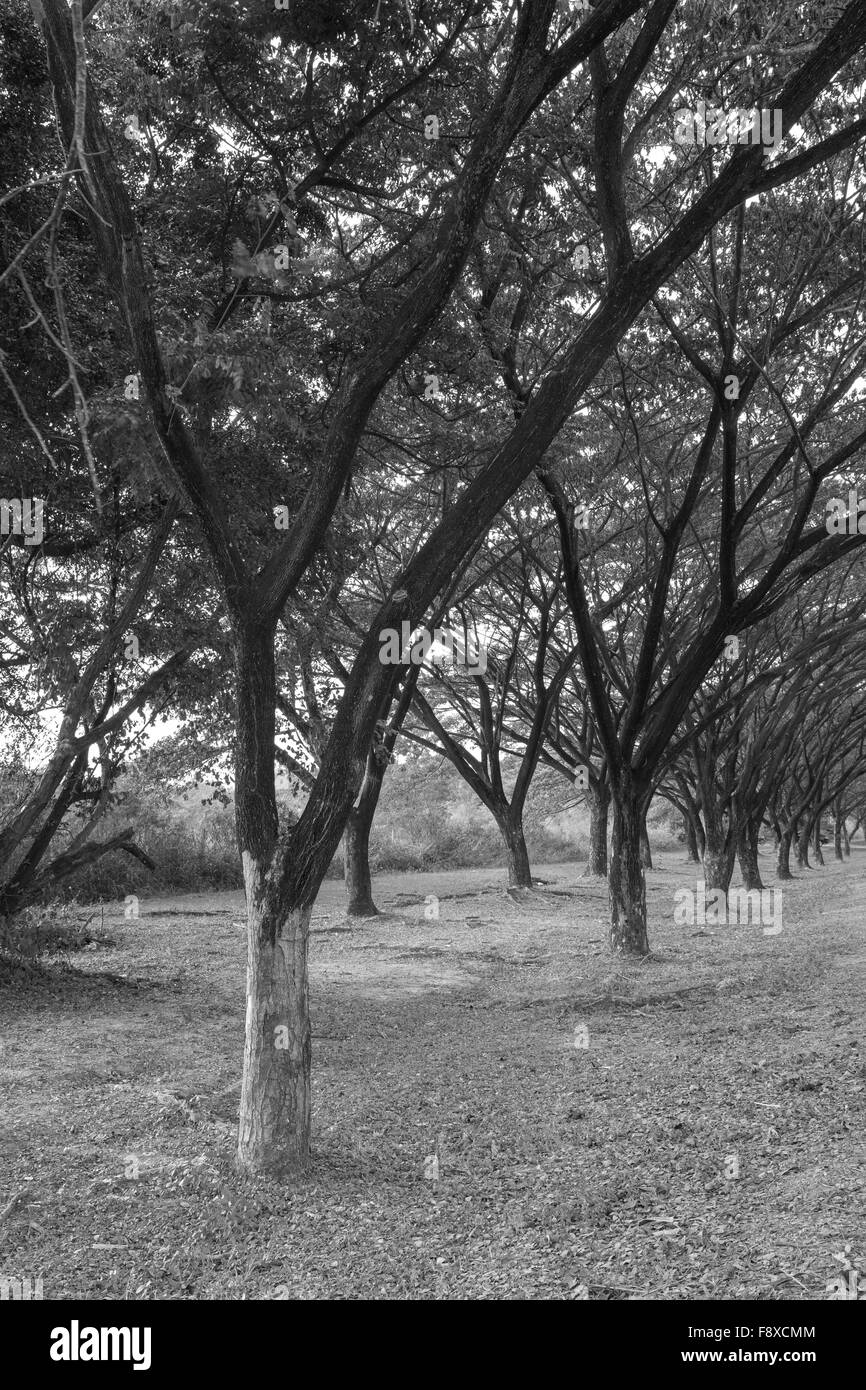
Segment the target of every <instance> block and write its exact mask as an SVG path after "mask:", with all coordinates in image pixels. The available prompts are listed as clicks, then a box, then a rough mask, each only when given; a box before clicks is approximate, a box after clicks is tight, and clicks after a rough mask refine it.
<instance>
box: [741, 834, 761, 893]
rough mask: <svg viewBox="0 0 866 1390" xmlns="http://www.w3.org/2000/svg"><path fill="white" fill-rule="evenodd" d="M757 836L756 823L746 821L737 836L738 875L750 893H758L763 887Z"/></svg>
mask: <svg viewBox="0 0 866 1390" xmlns="http://www.w3.org/2000/svg"><path fill="white" fill-rule="evenodd" d="M758 834H759V827H758V825H757V824H756V822H755V821H752V820H747V821H744V822H743V824H742V825H741V826H740V829H739V833H738V835H737V860H738V862H739V865H740V873H741V874H742V875H743V886H744V888H746V889H747V890H748V891H749V892H750V893H751V892H752V891H760V890H761V889H763V887H764V885H763V883H762V881H761V869H760V865H759V863H758Z"/></svg>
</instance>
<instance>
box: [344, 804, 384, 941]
mask: <svg viewBox="0 0 866 1390" xmlns="http://www.w3.org/2000/svg"><path fill="white" fill-rule="evenodd" d="M372 824H373V817H372V816H365V815H362V814H361V807H360V806H357V807H355V808H354V810H352V811H350V812H349V819H348V820H347V821H346V833H345V838H344V840H343V881H344V883H345V885H346V898H347V902H346V912H347V914H348V915H349V916H350V917H378V915H379V909H378V908H377V907H376V904H375V903H374V902H373V880H372V878H371V876H370V827H371V825H372Z"/></svg>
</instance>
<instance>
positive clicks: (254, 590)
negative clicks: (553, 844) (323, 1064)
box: [0, 0, 866, 1171]
mask: <svg viewBox="0 0 866 1390" xmlns="http://www.w3.org/2000/svg"><path fill="white" fill-rule="evenodd" d="M719 8H720V7H717V6H715V5H709V4H707V5H703V4H700V3H692V2H691V0H683V2H682V3H678V0H652V3H648V2H647V0H602V3H600V4H598V5H595V6H593V7H590V8H586V7H584V6H578V5H574V6H570V5H568V4H560V5H556V4H555V3H554V0H518V2H517V3H514V4H510V5H506V4H504V3H501V4H500V3H496V4H493V5H490V4H484V5H480V4H476V3H474V2H472V3H454V2H453V0H436V2H434V3H431V4H427V3H424V2H422V0H419V3H418V4H417V5H412V6H405V5H402V4H400V5H396V4H395V5H390V4H388V3H375V4H374V3H373V0H369V3H366V4H365V3H362V4H360V5H358V4H352V5H349V4H339V3H335V4H333V5H329V6H328V7H326V8H323V7H322V6H321V5H318V4H315V3H312V0H310V3H304V2H303V0H295V3H293V4H291V5H289V6H288V7H287V8H286V9H285V10H278V11H277V10H275V9H274V7H273V6H271V5H268V4H267V3H265V0H261V3H257V2H256V0H248V3H244V4H241V5H237V4H233V5H229V4H227V3H220V0H217V3H211V2H210V0H209V3H207V4H204V3H202V0H180V3H176V4H172V5H166V6H164V7H160V6H152V5H147V6H143V5H139V4H137V3H135V0H126V2H125V3H124V0H113V3H111V4H105V5H100V4H98V3H97V4H96V5H93V4H92V3H82V0H72V4H71V5H67V4H66V3H65V0H32V4H31V6H30V7H27V6H25V5H23V3H20V0H2V6H0V10H2V16H3V25H4V30H5V35H4V36H5V38H6V40H7V51H9V52H10V53H11V54H12V58H11V60H10V67H9V71H8V72H7V73H6V75H5V76H4V80H3V86H4V103H5V106H6V112H7V114H6V117H5V126H6V129H5V131H4V138H6V139H7V140H8V147H9V152H10V153H9V163H10V168H11V170H12V172H13V186H12V188H11V191H10V193H9V194H8V195H7V196H6V198H5V200H4V202H3V204H2V206H0V215H2V217H3V223H2V232H3V254H4V258H5V267H4V268H3V269H2V270H0V284H2V287H3V288H4V290H5V292H6V299H7V302H8V305H9V313H8V317H7V322H8V328H7V329H6V330H5V331H4V339H3V347H2V352H3V355H2V358H0V375H2V378H3V382H4V384H5V400H4V405H3V414H2V417H0V429H2V431H3V443H4V450H3V454H4V458H6V459H7V460H10V462H9V463H8V464H7V465H4V490H5V494H6V495H7V496H13V495H17V496H24V497H34V496H38V497H43V498H45V499H46V503H47V519H48V530H47V535H46V538H45V539H44V541H43V543H42V544H41V545H39V546H33V545H30V544H28V540H27V538H26V537H23V536H16V535H15V534H13V533H10V534H9V535H8V536H6V537H4V538H3V541H2V544H3V546H4V549H3V554H2V557H0V558H2V561H3V565H4V570H3V583H4V588H5V590H8V592H9V595H10V599H11V606H10V609H9V617H8V618H4V631H3V641H4V649H3V657H4V672H5V679H6V681H7V684H8V687H9V689H10V690H12V689H13V687H14V692H15V693H14V694H13V695H12V696H10V698H9V700H8V702H7V704H6V707H5V710H4V713H5V717H6V719H7V724H8V727H9V728H17V727H18V726H19V725H21V724H22V723H26V724H27V727H28V728H29V729H30V730H31V732H32V730H33V727H34V723H33V716H34V712H35V711H40V712H42V711H45V710H46V708H47V704H51V703H52V702H55V703H56V711H55V718H54V720H53V722H52V720H51V719H48V720H43V721H42V723H41V724H40V725H39V726H38V734H39V737H40V738H42V739H43V740H47V741H48V742H50V743H51V745H52V747H51V749H50V750H49V751H48V754H47V757H46V759H45V763H44V766H45V771H44V773H43V775H42V776H41V779H40V782H39V785H38V788H37V789H36V791H34V792H33V793H32V794H31V795H30V796H29V797H28V798H27V800H26V803H25V804H24V805H23V806H22V807H20V808H18V810H17V811H16V813H15V814H14V815H13V816H12V817H11V818H10V822H9V824H8V825H7V826H6V827H5V828H4V831H3V835H4V841H3V844H2V851H3V853H2V858H3V863H4V865H5V867H4V868H3V884H4V887H3V892H4V895H5V897H4V901H5V902H6V904H7V905H8V907H10V908H14V906H15V905H16V904H20V903H21V902H23V901H25V900H26V895H27V893H28V892H31V891H37V890H40V889H41V888H42V887H44V886H45V885H46V883H48V882H50V881H51V879H52V875H53V876H54V878H57V877H59V876H61V875H62V874H63V873H64V872H65V871H66V870H67V869H68V868H69V867H70V863H71V862H72V861H73V860H74V859H75V856H76V855H78V856H79V857H80V855H81V854H82V853H84V852H85V851H86V852H87V853H98V852H100V850H101V849H104V847H105V846H104V844H103V845H100V843H99V842H98V840H97V839H96V838H95V837H94V830H95V827H96V826H97V825H98V818H99V807H100V800H99V795H100V793H99V791H98V790H97V788H96V786H95V783H100V782H101V786H102V789H103V791H104V794H105V797H108V796H109V795H110V788H111V783H112V777H113V776H114V775H116V771H117V769H118V768H119V767H120V766H121V765H122V761H123V758H124V757H125V756H128V752H129V749H130V747H131V740H132V739H133V738H134V737H136V736H139V737H140V734H141V729H140V725H141V720H140V719H138V716H139V714H140V713H141V712H146V713H147V717H149V718H153V717H154V715H155V713H156V712H157V711H162V712H166V711H170V712H171V713H172V714H173V715H174V716H175V717H176V718H182V719H183V722H184V727H185V729H187V730H188V731H189V732H190V735H195V736H196V737H197V738H198V739H199V740H201V739H202V737H203V738H204V744H205V758H206V759H211V760H218V759H219V757H220V755H221V753H222V750H223V749H225V748H231V751H232V755H233V783H234V799H235V807H236V816H237V835H238V849H239V853H240V856H241V860H242V863H243V869H244V879H245V887H246V898H247V918H248V978H247V991H248V993H247V1011H246V1040H245V1053H244V1070H243V1087H242V1098H241V1124H240V1135H239V1160H240V1162H241V1164H242V1165H244V1166H246V1167H248V1168H251V1169H255V1170H273V1171H279V1170H282V1169H284V1168H292V1167H294V1166H297V1165H303V1164H305V1163H306V1162H307V1160H308V1156H309V1127H310V1023H309V1008H308V985H307V942H308V930H309V920H310V912H311V908H312V904H313V901H314V899H315V896H316V893H317V891H318V888H319V885H320V883H321V881H322V878H323V876H324V874H325V872H326V870H327V867H328V864H329V863H330V861H331V858H332V857H333V854H334V851H335V849H336V848H337V845H338V844H339V841H340V839H341V837H342V836H343V835H344V834H347V835H348V845H349V854H348V857H349V858H350V859H351V861H352V865H353V868H352V869H351V870H350V875H351V876H352V877H353V885H352V889H353V894H354V897H355V899H356V900H357V901H359V902H360V901H361V900H362V899H363V898H364V896H365V894H366V896H367V897H369V883H368V881H365V879H364V870H365V862H364V844H365V834H368V832H369V820H370V817H371V815H372V812H373V810H374V809H375V803H376V799H377V796H378V790H379V787H380V786H381V779H382V776H383V774H384V769H385V767H386V765H387V760H388V758H389V757H390V756H391V755H392V751H393V749H394V747H395V742H396V739H397V738H398V737H399V736H400V735H401V733H402V734H405V735H406V736H407V737H409V738H411V739H412V740H414V741H415V742H416V743H418V742H421V743H422V744H423V743H427V744H433V745H434V746H436V747H438V748H441V749H442V750H443V751H444V753H445V754H446V755H447V756H448V757H449V758H451V760H452V761H453V762H454V764H455V766H457V767H458V769H459V770H460V772H461V773H462V775H463V776H464V777H465V778H466V780H467V781H468V782H469V783H470V785H472V786H473V788H474V789H475V791H476V792H477V794H478V795H479V797H481V799H482V800H483V801H484V804H485V805H486V806H487V807H488V809H489V810H490V812H491V814H492V815H493V816H494V817H495V819H496V821H497V824H498V825H499V827H500V830H501V832H502V835H503V838H504V840H505V842H506V845H507V847H508V855H509V865H510V872H511V875H512V877H513V879H514V880H515V882H517V883H520V882H521V881H528V876H529V873H530V869H529V864H528V859H527V856H526V852H525V844H524V842H523V835H522V829H521V813H522V807H523V804H524V802H525V798H526V794H527V790H528V788H529V785H530V783H531V779H532V776H533V774H534V772H535V771H536V769H537V767H538V765H539V764H540V763H545V764H547V765H548V766H551V767H556V768H558V769H559V770H560V771H562V772H563V773H564V774H567V775H569V776H570V777H572V778H573V777H574V776H575V775H578V769H579V768H585V769H586V772H585V773H584V774H580V775H581V776H585V777H586V780H587V783H588V787H587V794H588V795H589V797H590V801H591V805H592V808H593V818H594V826H595V834H594V843H593V855H592V864H593V867H594V868H595V869H596V870H597V871H599V872H601V871H603V870H604V868H605V867H606V869H607V875H608V882H609V887H610V917H611V928H610V931H611V944H612V946H613V948H614V949H616V950H618V951H626V952H635V953H644V952H646V950H647V949H648V936H647V921H646V892H645V862H644V861H645V859H646V842H645V817H646V812H647V808H648V806H649V803H650V801H651V799H652V797H653V796H654V795H663V796H666V797H668V798H669V799H670V800H671V801H672V802H673V804H674V805H676V806H678V807H679V809H680V810H681V811H682V813H683V815H684V816H685V818H686V824H687V825H688V826H689V834H690V838H691V837H692V836H693V838H694V843H695V846H696V847H697V845H698V844H702V845H703V849H704V864H705V872H706V875H707V878H708V882H711V883H712V884H713V885H723V884H726V883H727V881H728V879H729V877H730V873H731V867H732V864H733V857H734V855H735V854H736V853H737V852H738V851H739V853H740V857H741V863H743V864H744V870H748V872H749V873H751V874H752V876H753V877H754V873H756V872H757V858H756V854H755V848H756V844H757V836H758V832H759V829H760V826H761V824H762V823H769V824H770V825H772V826H773V827H774V828H775V829H777V832H778V838H779V844H780V864H782V861H784V863H785V864H786V863H787V860H786V859H785V852H786V851H785V846H786V845H788V846H790V845H791V844H793V843H794V842H796V843H797V845H798V847H799V849H800V851H801V853H802V851H803V847H804V836H805V843H806V844H808V843H809V842H810V839H811V841H812V842H814V839H815V833H816V832H815V827H816V826H818V825H820V816H821V815H822V814H823V813H824V812H825V811H826V810H827V808H828V807H831V806H832V807H835V808H836V814H837V816H839V817H842V820H841V821H840V824H844V808H845V806H846V804H848V800H850V802H851V804H852V806H856V804H857V797H858V795H859V792H860V789H859V787H858V781H857V778H858V770H857V769H858V758H859V757H860V754H861V752H862V736H863V730H862V729H861V718H862V700H861V691H862V687H863V683H862V672H861V671H860V661H859V657H858V640H859V632H860V631H861V628H860V624H861V622H862V616H861V595H862V587H863V586H862V573H861V571H860V568H859V566H860V553H861V552H860V546H861V543H862V537H861V536H860V534H859V532H858V531H857V529H856V525H855V527H854V529H853V530H852V531H850V532H849V533H846V534H841V535H840V534H830V533H828V530H827V527H826V525H825V522H824V510H825V506H826V502H827V499H828V498H830V497H832V496H846V497H847V495H848V492H849V490H850V489H851V488H856V486H857V480H858V469H859V467H860V460H861V458H862V454H863V448H864V445H866V429H864V427H863V425H862V412H861V405H862V398H863V390H862V372H863V351H864V327H866V325H864V313H863V304H862V286H863V282H864V273H863V272H864V267H863V215H862V214H863V205H862V196H861V190H862V187H863V168H862V165H863V137H864V134H866V119H864V117H863V115H862V114H861V105H862V102H861V97H860V93H861V90H862V79H863V46H864V42H866V13H864V11H863V7H862V5H860V4H859V3H858V2H857V0H852V2H851V3H849V4H847V5H845V4H834V3H830V4H828V5H825V6H823V7H821V8H820V9H816V8H815V7H811V6H806V5H800V4H795V5H792V6H790V7H788V8H787V9H786V10H785V12H784V13H783V14H781V15H779V16H773V17H772V18H771V19H768V18H767V17H766V16H765V14H764V13H763V9H764V7H762V6H761V5H758V4H753V3H743V4H742V5H740V6H738V7H737V9H736V10H735V11H732V12H731V13H730V14H729V13H727V12H725V13H724V14H721V13H717V11H718V10H719ZM410 21H411V22H410ZM13 89H14V94H13ZM710 98H712V100H713V103H714V105H719V106H723V107H726V108H727V107H732V108H733V107H737V108H742V107H747V108H754V107H758V108H764V107H767V108H772V109H774V110H775V109H779V110H781V111H782V127H783V132H784V139H783V141H782V143H781V147H780V148H779V149H778V150H773V151H770V150H768V149H766V148H764V147H762V146H734V147H731V148H730V149H727V148H718V147H706V148H703V147H681V146H679V145H677V144H676V143H675V141H674V139H673V133H672V132H673V115H672V113H673V110H674V109H675V108H678V107H682V106H683V105H690V104H692V105H693V104H695V103H696V102H697V101H698V100H699V99H710ZM49 102H50V103H52V104H53V113H54V122H55V123H56V134H55V132H54V131H53V130H52V129H51V122H50V121H49V117H48V113H49ZM431 116H435V120H430V119H429V117H431ZM133 118H134V119H133ZM56 135H59V144H58V141H57V138H56ZM433 136H438V138H431V137H433ZM275 509H276V511H275ZM286 516H288V518H289V526H288V529H287V530H286V529H284V528H283V526H282V521H281V519H282V520H284V519H285V517H286ZM275 517H276V520H277V522H278V524H277V525H275ZM76 603H77V605H78V606H77V608H76V607H75V605H76ZM446 615H447V616H448V619H449V621H450V622H451V624H452V626H453V625H454V624H455V623H459V624H462V623H463V622H464V621H465V623H466V625H467V626H468V627H470V628H473V629H474V630H475V631H476V633H477V635H478V636H479V638H480V639H481V640H482V641H483V642H484V643H485V644H486V645H487V646H488V647H489V651H490V657H489V660H488V668H487V672H486V673H485V674H484V675H483V676H477V677H468V676H463V675H461V674H460V673H459V672H454V671H450V672H444V671H442V672H438V673H437V672H435V671H434V672H431V671H429V670H425V671H423V672H422V671H421V670H420V669H419V668H418V667H417V666H406V665H400V664H393V663H389V662H382V661H381V660H380V650H381V634H382V632H383V630H385V629H389V628H396V629H397V630H398V631H399V630H400V629H401V624H402V623H403V622H404V621H405V622H408V623H409V624H410V626H411V627H414V626H416V625H417V624H421V623H423V624H425V625H427V626H428V627H431V628H432V627H434V626H435V625H437V624H438V623H439V622H440V621H443V620H444V619H445V616H446ZM130 636H132V637H134V638H136V640H137V644H138V645H137V647H136V645H135V643H132V644H130V641H129V638H130ZM58 642H62V643H63V644H64V649H65V650H66V651H67V652H68V659H65V660H64V663H63V665H62V671H60V672H59V674H58V666H59V664H60V663H59V658H58V657H57V651H58V649H59V648H58V646H57V644H58ZM136 651H137V652H138V658H136ZM137 660H138V664H136V661H137ZM40 663H41V664H40ZM228 669H230V670H231V671H232V685H233V690H232V693H231V696H229V694H228V691H227V683H226V678H225V672H226V670H228ZM831 672H832V679H831V676H830V673H831ZM52 682H53V683H52ZM46 696H47V697H48V700H47V702H46ZM831 713H832V718H831V717H830V716H831ZM130 720H132V721H133V723H132V724H130ZM136 720H138V723H135V721H136ZM504 759H505V760H507V762H504V761H503V760H504ZM280 764H282V765H283V766H284V767H286V768H287V769H288V770H289V771H290V772H291V773H292V774H293V775H294V776H295V777H296V778H297V779H298V782H299V784H300V785H303V786H304V788H305V790H306V804H305V807H304V810H303V813H302V814H301V816H300V818H299V819H298V820H297V821H296V823H292V824H289V823H284V824H282V825H281V824H280V819H279V814H278V802H277V796H276V782H275V768H276V767H277V766H278V765H280ZM506 766H508V767H510V768H511V769H512V770H513V771H514V772H515V773H516V776H515V777H514V778H512V777H509V776H507V775H506V772H505V768H506ZM86 797H89V798H90V801H89V803H88V804H89V805H90V806H91V807H92V813H91V815H90V817H89V819H88V821H87V825H88V826H89V827H90V829H89V830H88V831H87V833H88V834H89V836H90V838H89V840H87V843H86V844H85V842H84V841H81V842H78V843H76V842H73V844H72V845H71V846H67V847H65V848H64V850H63V851H61V852H60V854H59V855H58V856H56V857H55V858H54V860H53V861H52V860H51V859H50V857H49V851H50V846H51V844H52V842H53V841H54V839H55V836H56V832H57V830H58V828H59V827H60V825H61V824H62V822H63V820H64V817H65V816H67V815H68V814H69V813H70V812H71V811H72V810H73V808H74V807H75V806H76V804H77V803H78V802H79V801H81V799H82V798H86ZM608 815H610V819H611V822H612V823H611V844H610V854H609V858H608V862H607V864H606V865H605V862H604V861H605V858H607V855H606V848H607V847H606V836H605V823H606V820H607V817H608ZM125 843H126V846H127V847H128V848H133V850H134V845H133V842H132V840H131V839H130V838H129V837H126V838H125ZM64 854H65V855H66V856H67V858H66V861H65V862H64V858H63V855H64ZM367 879H368V873H367ZM286 1039H288V1046H285V1042H286Z"/></svg>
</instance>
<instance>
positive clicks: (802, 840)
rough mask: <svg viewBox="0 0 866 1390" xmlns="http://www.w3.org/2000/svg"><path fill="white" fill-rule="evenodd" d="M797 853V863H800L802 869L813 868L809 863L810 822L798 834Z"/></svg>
mask: <svg viewBox="0 0 866 1390" xmlns="http://www.w3.org/2000/svg"><path fill="white" fill-rule="evenodd" d="M796 855H797V863H798V865H799V866H800V868H801V869H811V867H812V865H811V864H810V863H809V826H808V824H807V825H806V827H805V829H804V830H801V831H800V832H799V833H798V835H797V849H796Z"/></svg>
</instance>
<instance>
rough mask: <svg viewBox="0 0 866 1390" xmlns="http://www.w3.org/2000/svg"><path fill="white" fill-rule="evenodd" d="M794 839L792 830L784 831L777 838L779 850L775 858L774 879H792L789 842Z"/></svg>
mask: <svg viewBox="0 0 866 1390" xmlns="http://www.w3.org/2000/svg"><path fill="white" fill-rule="evenodd" d="M793 838H794V832H793V830H785V831H783V832H782V834H781V836H780V837H779V848H778V854H777V856H776V878H783V879H785V878H793V877H794V875H793V874H792V873H791V841H792V840H793Z"/></svg>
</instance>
